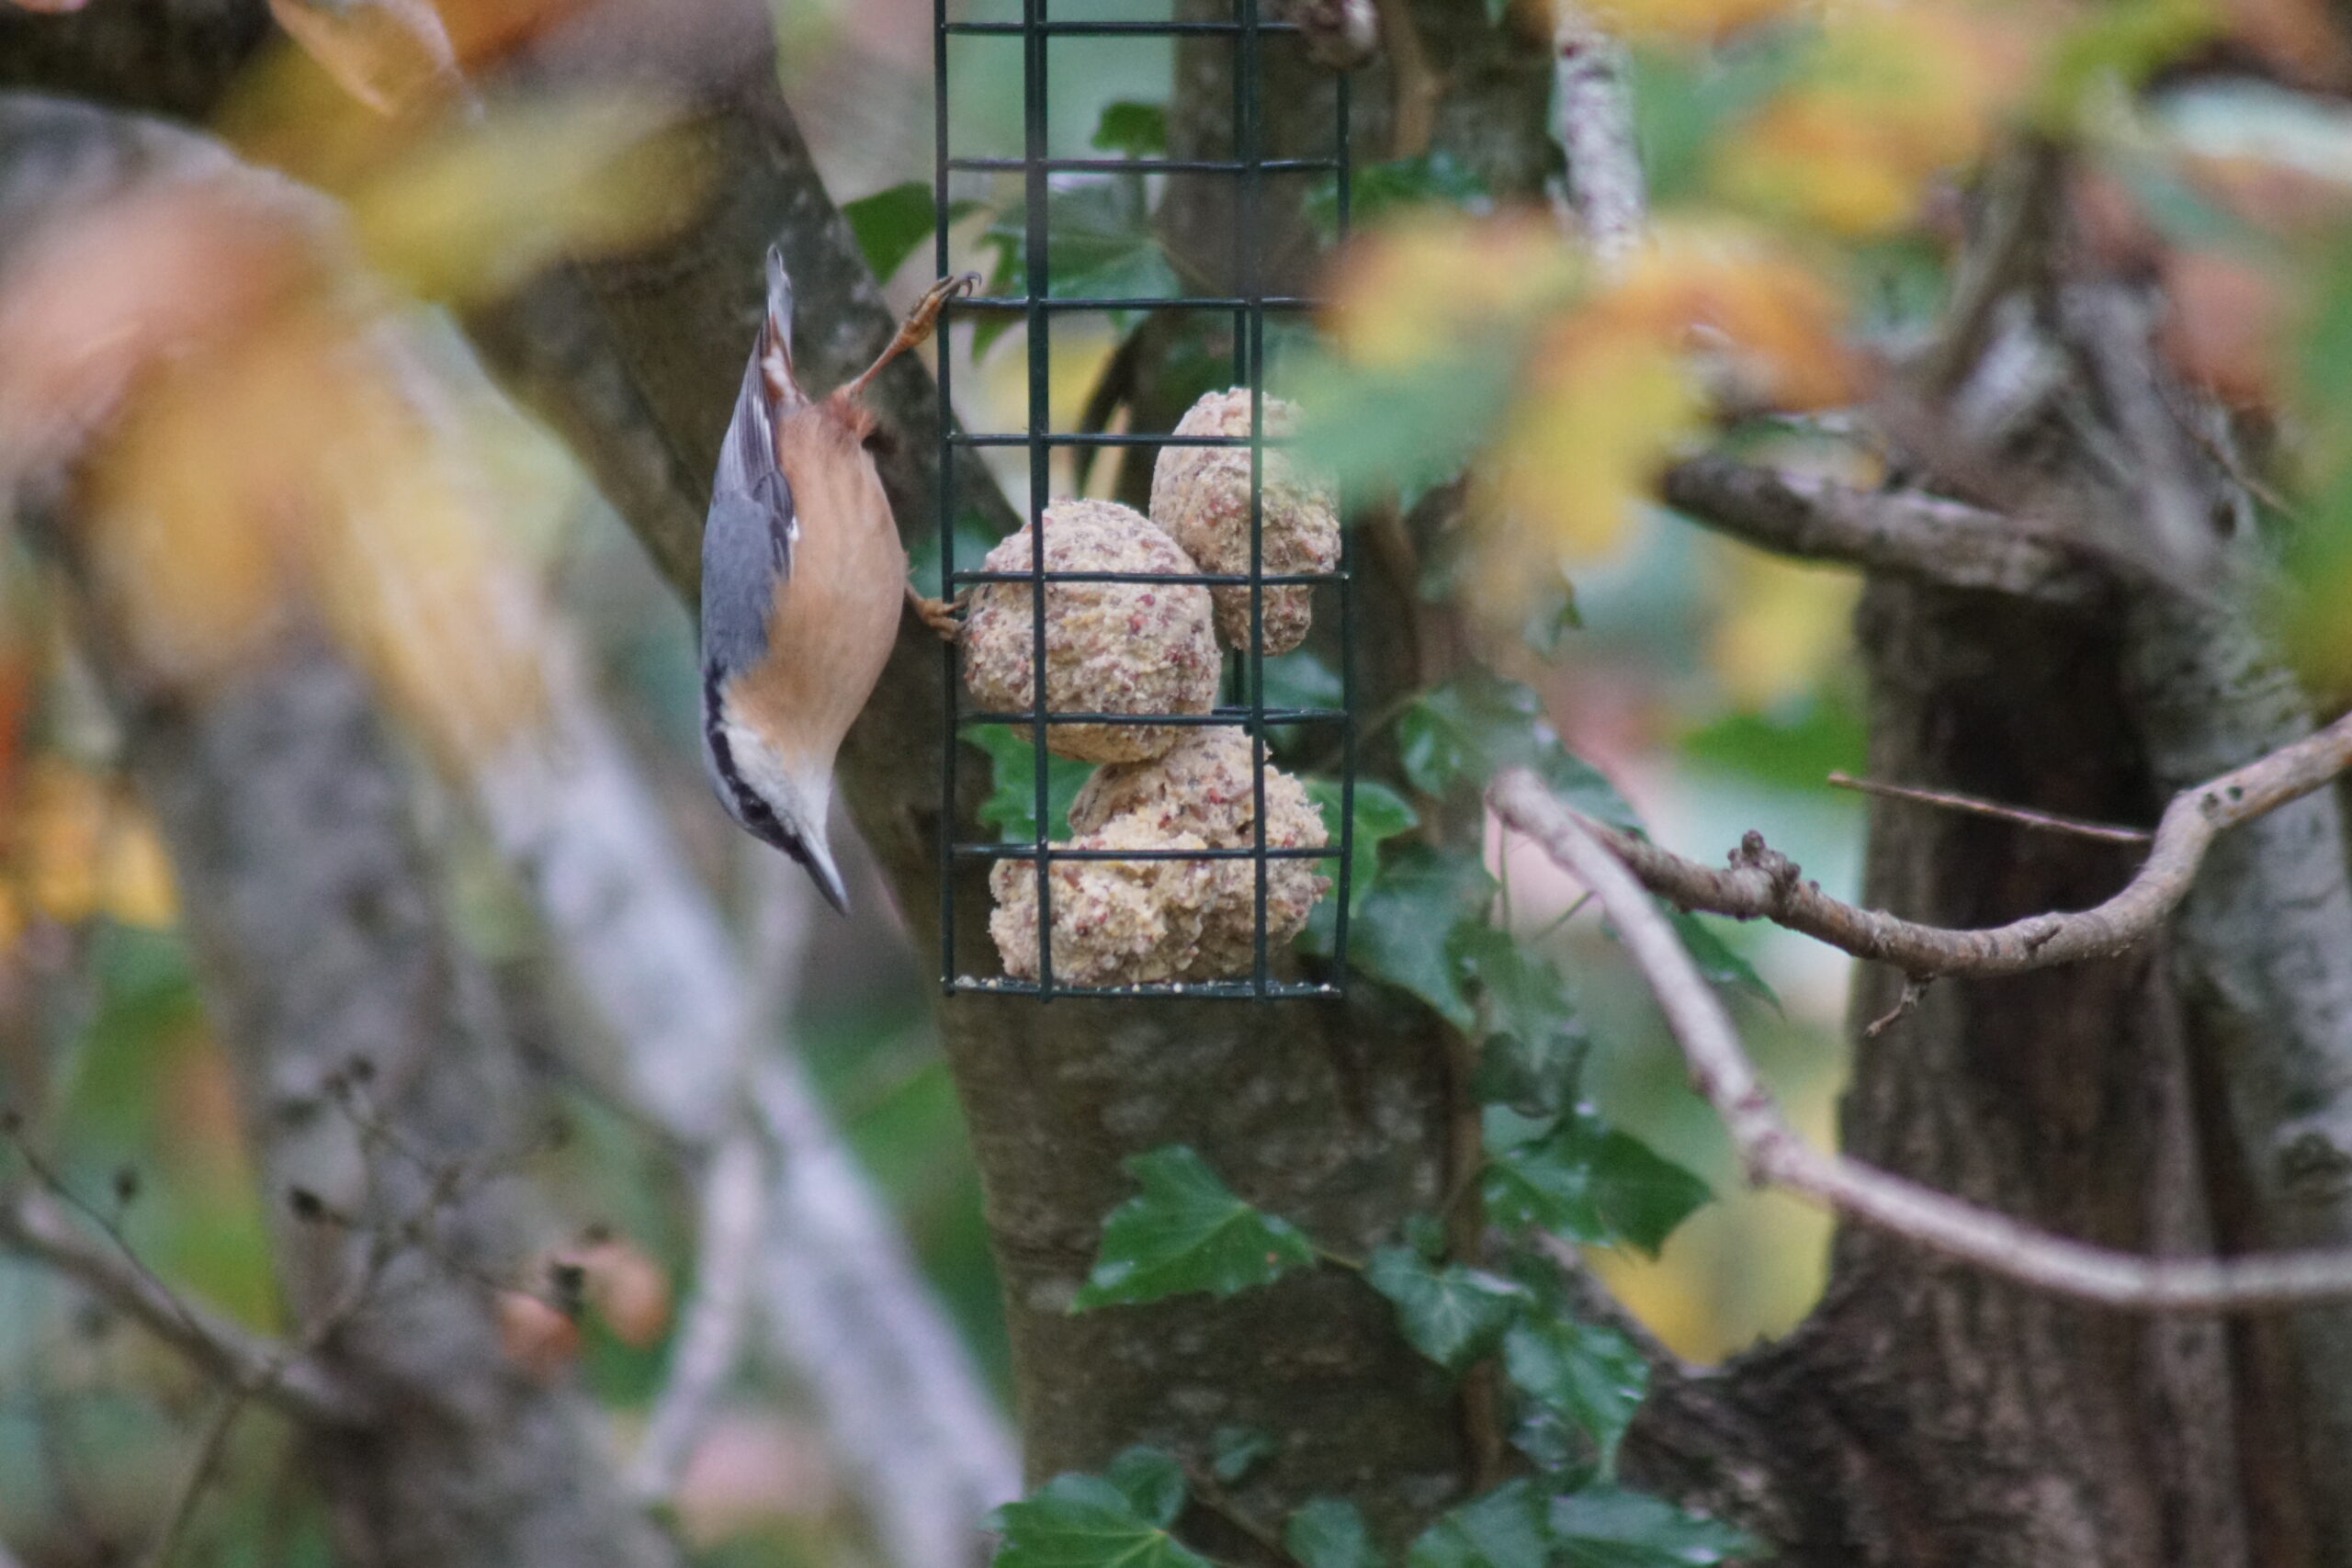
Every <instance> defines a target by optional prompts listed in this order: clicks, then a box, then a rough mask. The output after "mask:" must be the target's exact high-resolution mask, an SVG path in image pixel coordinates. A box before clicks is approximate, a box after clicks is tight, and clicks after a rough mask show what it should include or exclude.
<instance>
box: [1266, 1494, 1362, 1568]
mask: <svg viewBox="0 0 2352 1568" xmlns="http://www.w3.org/2000/svg"><path fill="white" fill-rule="evenodd" d="M1283 1550H1285V1551H1288V1552H1289V1553H1290V1554H1291V1555H1292V1556H1293V1557H1295V1558H1297V1559H1298V1561H1299V1562H1300V1563H1301V1564H1303V1565H1304V1568H1380V1552H1379V1550H1378V1549H1377V1548H1375V1547H1374V1545H1373V1544H1372V1531H1371V1530H1369V1529H1365V1528H1364V1522H1363V1514H1362V1513H1361V1512H1360V1511H1359V1510H1358V1509H1357V1507H1356V1506H1355V1505H1354V1504H1353V1503H1349V1502H1344V1501H1342V1500H1341V1499H1340V1498H1337V1497H1317V1498H1314V1499H1312V1500H1310V1501H1309V1502H1307V1503H1306V1504H1305V1505H1304V1506H1301V1507H1300V1508H1299V1510H1298V1511H1297V1512H1296V1513H1295V1514H1293V1515H1291V1517H1290V1522H1289V1523H1288V1524H1286V1525H1284V1526H1283Z"/></svg>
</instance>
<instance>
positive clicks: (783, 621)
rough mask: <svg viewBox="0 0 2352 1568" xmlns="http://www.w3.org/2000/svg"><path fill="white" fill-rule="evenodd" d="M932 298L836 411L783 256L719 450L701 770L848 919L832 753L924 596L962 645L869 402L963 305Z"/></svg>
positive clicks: (772, 267) (963, 287)
mask: <svg viewBox="0 0 2352 1568" xmlns="http://www.w3.org/2000/svg"><path fill="white" fill-rule="evenodd" d="M977 282H978V278H977V277H975V276H970V275H967V276H962V277H954V278H949V279H947V280H946V281H944V282H943V283H941V284H939V285H938V286H937V287H935V288H933V289H932V290H931V292H930V293H928V294H926V295H924V296H923V298H922V303H921V304H919V305H917V306H916V307H915V309H914V310H913V311H912V312H911V313H910V315H909V316H908V317H907V320H906V321H905V323H904V324H903V325H902V326H900V327H899V333H898V335H897V336H896V337H894V338H892V339H891V340H890V345H889V346H888V348H886V349H884V350H883V351H882V356H881V357H880V358H879V359H876V361H875V362H874V363H873V364H872V365H871V366H869V367H866V369H865V373H864V374H862V375H860V376H859V377H858V378H856V379H855V380H854V381H851V382H849V383H848V384H847V385H845V386H843V387H842V388H840V389H837V390H836V391H834V392H833V393H832V394H831V396H830V397H827V398H825V399H823V400H810V398H809V395H808V394H807V393H806V392H803V391H802V390H801V389H800V383H799V381H798V379H797V378H796V377H795V376H794V374H793V367H792V280H791V278H789V277H787V276H786V275H785V270H784V257H783V255H782V254H780V253H779V252H777V251H776V250H775V249H774V248H773V247H771V248H770V249H769V251H768V258H767V283H768V304H767V319H766V321H764V322H763V323H762V325H761V328H760V334H759V338H758V340H757V341H756V342H755V343H754V344H752V357H751V362H750V363H749V364H747V365H746V366H745V367H743V386H742V389H741V391H740V392H738V393H737V394H736V398H735V413H734V417H733V418H732V419H730V420H729V422H728V425H727V438H726V442H725V444H724V445H723V446H721V447H720V448H719V454H718V476H717V478H716V479H714V480H713V481H712V485H711V498H710V515H709V517H708V518H707V520H706V521H705V523H704V525H703V535H702V701H703V707H702V736H703V756H704V760H705V761H707V762H708V763H709V766H710V776H711V781H712V783H713V784H716V785H717V786H718V798H719V800H720V801H721V802H722V803H724V804H725V806H726V807H727V810H728V814H729V816H731V817H733V818H735V820H736V821H738V822H740V823H741V824H742V825H743V826H744V827H745V828H746V829H749V830H750V831H751V832H752V834H753V835H754V836H756V837H758V838H761V839H763V840H766V841H767V842H769V843H771V844H774V845H775V847H776V848H777V849H780V850H782V851H784V852H785V853H786V854H788V855H790V856H792V858H793V859H795V860H797V861H798V862H799V863H801V864H802V865H805V866H807V867H808V868H809V875H810V876H812V877H813V878H815V879H816V883H817V886H818V887H819V889H820V890H821V891H822V892H823V893H824V895H825V897H826V899H827V900H828V901H829V902H830V903H831V905H832V906H833V908H836V909H840V910H842V911H843V912H844V913H846V912H847V910H848V908H849V897H848V894H847V892H846V891H845V890H844V888H843V887H842V876H841V873H840V871H839V870H837V869H836V868H835V867H834V865H833V857H832V852H831V849H830V848H829V847H828V846H827V843H826V840H825V812H826V808H827V807H829V806H830V805H831V800H832V794H833V754H834V752H835V751H837V750H839V749H840V747H841V743H842V736H843V735H844V734H846V733H847V732H848V730H849V727H850V721H851V720H853V719H854V718H855V717H856V716H857V715H858V711H859V710H860V709H861V708H863V707H865V699H866V698H867V697H868V696H869V695H870V694H872V693H873V691H874V683H875V682H876V681H877V680H879V679H880V678H881V675H882V666H883V664H884V663H885V662H886V661H887V660H888V658H889V656H890V645H891V643H892V642H893V641H894V640H896V638H897V636H898V626H899V604H900V602H901V600H902V599H904V600H911V601H913V603H914V604H915V606H916V608H917V610H918V611H919V612H920V613H922V615H923V618H924V619H925V620H926V621H928V622H929V623H930V624H931V625H932V626H933V627H934V629H937V630H939V631H940V632H941V634H942V635H943V636H949V635H953V625H954V623H952V622H950V621H948V620H947V619H946V618H945V613H944V607H942V606H940V605H937V604H933V603H932V602H930V601H926V600H923V599H921V598H919V597H917V596H916V594H915V592H914V590H913V588H912V586H911V585H910V584H909V583H908V581H907V552H906V549H905V547H903V546H901V545H900V544H899V529H898V525H897V524H896V523H895V522H893V521H892V519H891V516H890V502H889V500H888V498H887V497H886V496H885V495H884V494H883V491H882V480H881V477H880V476H879V475H878V474H876V472H875V469H874V457H873V454H872V453H870V452H868V451H867V450H866V446H865V442H866V438H867V437H868V436H869V435H871V434H873V433H874V427H875V417H874V413H873V412H872V411H871V410H869V409H867V408H866V407H865V405H864V404H863V403H861V402H860V401H859V398H860V397H861V396H862V395H863V394H864V392H865V388H866V384H867V383H868V382H870V381H871V380H873V378H874V377H875V375H876V373H877V372H878V371H880V370H881V368H882V367H884V366H886V365H888V364H889V363H890V361H891V360H893V359H896V358H897V357H898V356H899V355H901V354H904V353H905V352H906V351H907V350H909V349H910V348H912V347H914V346H915V345H916V344H920V343H922V341H923V339H925V338H926V337H929V336H930V335H931V333H932V330H933V327H934V326H936V325H937V323H938V321H939V312H940V310H941V308H942V307H943V306H944V305H945V303H946V302H947V300H948V299H949V297H950V296H952V295H954V294H956V293H958V292H963V291H967V290H968V289H970V288H972V286H973V285H974V284H976V283H977Z"/></svg>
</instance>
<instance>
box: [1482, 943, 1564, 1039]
mask: <svg viewBox="0 0 2352 1568" xmlns="http://www.w3.org/2000/svg"><path fill="white" fill-rule="evenodd" d="M1454 947H1455V951H1456V953H1458V954H1459V956H1460V958H1461V960H1462V967H1463V969H1464V972H1465V973H1466V974H1467V975H1468V976H1469V977H1470V979H1471V980H1472V981H1474V982H1476V985H1477V987H1478V989H1479V991H1480V993H1481V994H1482V995H1483V997H1484V998H1485V1000H1486V1004H1487V1007H1486V1013H1485V1022H1486V1024H1487V1027H1488V1028H1489V1029H1492V1030H1496V1031H1499V1032H1503V1033H1506V1034H1516V1035H1518V1036H1519V1037H1520V1038H1521V1039H1522V1040H1544V1039H1548V1038H1550V1037H1551V1036H1553V1035H1555V1034H1570V1033H1574V1032H1576V1028H1577V1014H1576V1006H1575V1004H1574V1003H1572V1002H1570V1001H1569V1000H1568V983H1567V982H1566V980H1564V979H1562V978H1561V977H1560V971H1559V969H1558V968H1557V967H1556V966H1555V965H1554V964H1553V963H1552V961H1551V960H1550V959H1548V958H1545V957H1544V956H1542V955H1541V954H1537V953H1529V952H1528V951H1527V949H1526V948H1524V947H1522V946H1521V945H1520V943H1519V942H1518V941H1517V940H1516V939H1515V938H1513V937H1512V936H1511V934H1510V932H1509V931H1500V930H1498V929H1497V928H1495V927H1493V926H1476V927H1472V928H1470V929H1469V930H1466V931H1462V932H1461V933H1460V934H1459V935H1457V936H1456V937H1455V938H1454Z"/></svg>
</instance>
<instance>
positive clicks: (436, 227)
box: [349, 90, 705, 299]
mask: <svg viewBox="0 0 2352 1568" xmlns="http://www.w3.org/2000/svg"><path fill="white" fill-rule="evenodd" d="M675 120H676V116H675V113H674V111H673V109H672V108H671V107H669V106H667V105H665V104H663V103H662V102H659V101H658V100H655V99H652V98H650V97H646V96H629V95H625V94H616V93H614V92H611V91H609V90H608V91H602V92H597V93H594V94H576V95H573V96H569V97H561V98H548V99H537V100H533V101H531V102H527V103H522V104H516V105H514V106H512V107H507V108H504V109H502V110H500V111H499V112H498V113H497V114H496V115H495V116H493V117H492V118H488V119H486V120H484V121H481V123H478V124H471V125H460V126H452V127H451V128H449V129H448V130H447V131H445V132H444V133H443V134H441V135H439V136H437V137H435V138H434V139H432V140H431V141H427V142H426V143H425V144H424V145H423V146H421V147H418V148H416V149H415V150H413V152H410V153H409V154H408V155H407V156H405V157H403V158H401V160H399V161H398V162H397V163H396V164H393V165H392V166H391V167H390V168H388V169H386V170H384V171H383V172H382V173H380V174H379V175H377V176H376V177H375V178H373V179H371V180H368V181H367V182H366V183H365V184H363V185H362V186H360V187H359V188H357V189H356V190H354V191H353V192H352V193H351V194H350V198H349V199H350V206H351V215H352V221H353V225H354V227H355V228H356V231H357V232H358V235H359V240H360V244H361V247H362V248H363V249H364V250H365V251H366V252H367V253H368V259H369V260H370V261H371V262H373V263H374V264H375V265H378V266H379V267H381V268H382V269H383V270H384V271H386V272H388V273H390V274H391V275H393V276H397V277H399V278H400V279H401V280H402V281H403V282H405V283H407V284H408V285H410V286H411V287H412V288H416V289H417V290H418V291H420V292H422V293H424V294H427V295H431V296H434V297H436V298H442V299H481V298H483V297H485V296H488V295H495V294H498V293H502V292H504V291H505V290H507V289H510V288H514V287H515V285H517V284H519V283H520V282H522V281H523V280H524V279H525V278H526V277H527V276H529V275H530V274H531V273H533V272H534V271H537V269H538V268H540V267H542V266H544V265H547V264H548V262H550V261H552V260H553V259H555V258H556V257H557V256H559V255H563V254H594V253H597V252H602V251H611V250H617V249H623V248H626V247H628V245H631V244H634V243H639V242H642V241H644V240H646V239H648V238H650V237H651V236H653V235H655V234H659V233H662V232H663V231H667V230H670V229H673V228H674V227H676V226H677V225H678V224H679V223H681V222H683V221H684V220H685V219H686V217H687V216H688V215H689V214H690V213H691V212H692V211H693V210H694V207H695V203H696V202H697V201H698V200H699V198H700V195H701V191H702V188H703V186H704V184H705V179H704V169H703V164H702V162H701V161H700V160H699V159H697V158H696V157H695V155H694V152H693V148H692V145H691V143H690V141H688V139H687V138H686V136H685V135H684V133H683V132H681V131H679V130H677V129H676V128H675Z"/></svg>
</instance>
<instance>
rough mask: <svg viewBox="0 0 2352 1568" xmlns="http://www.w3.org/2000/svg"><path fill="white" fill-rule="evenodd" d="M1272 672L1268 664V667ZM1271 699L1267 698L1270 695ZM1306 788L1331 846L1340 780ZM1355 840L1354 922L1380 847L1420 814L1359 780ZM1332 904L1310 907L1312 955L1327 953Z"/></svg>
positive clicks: (1351, 855) (1351, 851)
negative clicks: (1318, 922) (1319, 926)
mask: <svg viewBox="0 0 2352 1568" xmlns="http://www.w3.org/2000/svg"><path fill="white" fill-rule="evenodd" d="M1269 671H1270V672H1271V666H1270V667H1269ZM1269 700H1272V699H1271V694H1270V696H1269ZM1300 782H1301V783H1302V784H1306V795H1307V798H1308V799H1310V800H1312V801H1314V802H1315V807H1316V809H1317V810H1318V811H1320V812H1321V813H1322V814H1323V831H1324V832H1325V833H1326V834H1327V835H1328V836H1329V840H1330V841H1331V842H1332V843H1334V844H1336V843H1338V842H1339V841H1340V794H1341V792H1340V781H1339V780H1337V779H1323V778H1308V779H1303V780H1301V781H1300ZM1355 817H1356V831H1355V838H1354V839H1353V840H1351V842H1350V844H1349V847H1348V915H1349V918H1350V919H1353V918H1354V917H1355V916H1356V915H1358V914H1360V913H1361V912H1362V911H1363V901H1364V899H1365V898H1366V897H1368V896H1369V895H1370V894H1371V892H1372V885H1373V883H1374V880H1375V879H1376V878H1377V877H1378V876H1379V874H1380V846H1381V845H1383V844H1385V843H1386V842H1387V841H1388V840H1391V839H1393V838H1395V837H1397V835H1398V834H1399V833H1403V832H1406V831H1408V830H1409V829H1413V828H1417V827H1419V825H1420V820H1421V817H1420V813H1419V812H1418V811H1415V810H1414V809H1413V807H1412V804H1411V803H1410V802H1409V801H1408V800H1407V799H1406V798H1405V797H1404V796H1403V795H1398V794H1397V792H1396V791H1395V790H1393V789H1390V788H1389V787H1388V786H1387V785H1386V784H1382V783H1381V782H1380V781H1379V780H1378V779H1367V778H1359V779H1357V780H1356V792H1355ZM1335 908H1336V906H1335V905H1334V903H1333V902H1332V901H1331V900H1329V899H1326V900H1323V901H1322V902H1319V903H1317V905H1316V906H1315V909H1314V911H1313V913H1311V914H1310V915H1309V916H1308V917H1307V919H1308V920H1309V922H1310V931H1309V936H1310V939H1311V940H1313V942H1314V943H1315V945H1314V946H1313V947H1312V949H1311V951H1314V952H1317V953H1329V952H1330V951H1331V930H1332V925H1333V922H1332V919H1331V915H1332V912H1333V911H1334V909H1335ZM1317 916H1320V917H1321V918H1322V929H1321V931H1320V932H1319V934H1318V933H1317V932H1316V931H1315V930H1314V929H1313V925H1312V922H1314V920H1315V919H1316V917H1317Z"/></svg>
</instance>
